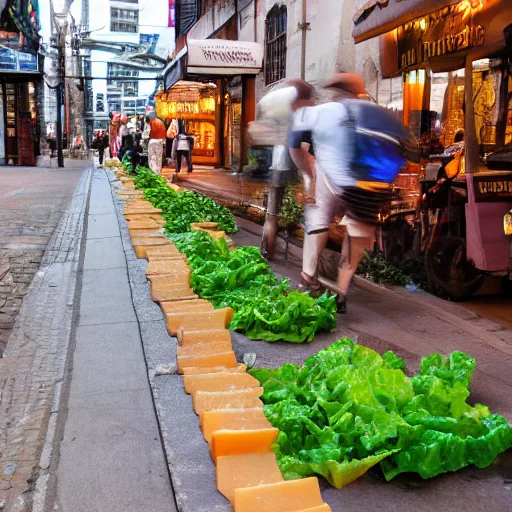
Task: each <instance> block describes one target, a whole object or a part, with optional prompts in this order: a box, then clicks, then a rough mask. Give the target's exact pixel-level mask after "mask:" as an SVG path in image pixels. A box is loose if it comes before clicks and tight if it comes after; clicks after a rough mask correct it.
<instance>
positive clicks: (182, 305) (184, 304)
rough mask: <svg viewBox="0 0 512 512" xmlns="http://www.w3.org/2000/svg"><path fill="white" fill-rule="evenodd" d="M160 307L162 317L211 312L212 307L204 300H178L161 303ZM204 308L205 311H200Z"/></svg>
mask: <svg viewBox="0 0 512 512" xmlns="http://www.w3.org/2000/svg"><path fill="white" fill-rule="evenodd" d="M160 307H161V308H162V312H163V314H164V315H169V314H172V313H181V312H183V311H196V310H199V311H212V310H213V306H212V304H211V302H209V301H207V300H205V299H194V300H180V301H172V302H161V303H160ZM202 308H206V309H202Z"/></svg>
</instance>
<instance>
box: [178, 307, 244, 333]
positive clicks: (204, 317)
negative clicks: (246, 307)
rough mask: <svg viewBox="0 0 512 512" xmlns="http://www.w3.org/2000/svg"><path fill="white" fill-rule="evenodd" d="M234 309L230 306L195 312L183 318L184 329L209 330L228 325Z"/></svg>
mask: <svg viewBox="0 0 512 512" xmlns="http://www.w3.org/2000/svg"><path fill="white" fill-rule="evenodd" d="M233 315H234V311H233V310H232V309H231V308H222V309H215V310H214V311H207V312H204V313H197V314H196V315H194V316H188V317H186V318H184V319H183V323H182V326H183V330H184V331H191V330H194V331H202V330H203V331H211V330H216V329H224V328H225V327H229V324H230V323H231V320H232V319H233Z"/></svg>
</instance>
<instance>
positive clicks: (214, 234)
mask: <svg viewBox="0 0 512 512" xmlns="http://www.w3.org/2000/svg"><path fill="white" fill-rule="evenodd" d="M190 230H191V231H205V232H206V233H208V234H209V235H210V236H211V237H212V238H213V239H214V240H220V239H221V238H224V237H225V236H226V233H225V232H224V231H215V230H213V229H204V228H199V227H191V228H190Z"/></svg>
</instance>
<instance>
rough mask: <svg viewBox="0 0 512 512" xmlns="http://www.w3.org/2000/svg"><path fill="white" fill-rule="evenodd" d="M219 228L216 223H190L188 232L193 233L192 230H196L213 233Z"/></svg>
mask: <svg viewBox="0 0 512 512" xmlns="http://www.w3.org/2000/svg"><path fill="white" fill-rule="evenodd" d="M218 227H219V223H218V222H192V223H191V224H190V230H191V231H194V228H196V229H211V230H212V231H215V230H216V229H217V228H218Z"/></svg>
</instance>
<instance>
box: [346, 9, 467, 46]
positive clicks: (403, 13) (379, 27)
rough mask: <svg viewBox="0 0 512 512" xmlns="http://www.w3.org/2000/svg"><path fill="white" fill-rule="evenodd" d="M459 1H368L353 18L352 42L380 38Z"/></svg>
mask: <svg viewBox="0 0 512 512" xmlns="http://www.w3.org/2000/svg"><path fill="white" fill-rule="evenodd" d="M460 1H461V0H407V1H404V0H369V1H368V2H366V3H365V4H364V5H363V6H362V7H361V9H359V10H358V11H357V12H356V14H355V16H354V18H353V19H354V30H353V32H352V35H353V36H354V41H355V42H356V43H360V42H361V41H366V40H367V39H371V38H372V37H376V36H380V35H382V34H385V33H386V32H389V31H390V30H393V29H395V28H397V27H399V26H400V25H403V24H404V23H407V22H408V21H411V20H414V19H416V18H419V17H421V16H424V15H425V14H429V13H431V12H434V11H437V10H439V9H442V8H443V7H448V6H449V5H455V4H458V3H460Z"/></svg>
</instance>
